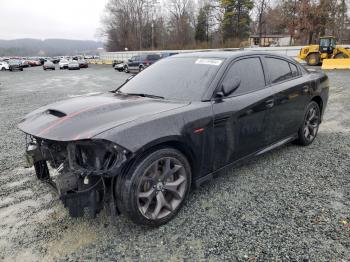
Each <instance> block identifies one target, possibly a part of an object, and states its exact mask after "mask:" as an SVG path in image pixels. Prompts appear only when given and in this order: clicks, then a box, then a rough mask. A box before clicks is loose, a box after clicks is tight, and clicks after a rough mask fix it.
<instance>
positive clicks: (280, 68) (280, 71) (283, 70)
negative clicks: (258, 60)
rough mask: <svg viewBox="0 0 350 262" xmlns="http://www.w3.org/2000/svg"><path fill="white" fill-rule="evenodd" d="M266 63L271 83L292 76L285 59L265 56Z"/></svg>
mask: <svg viewBox="0 0 350 262" xmlns="http://www.w3.org/2000/svg"><path fill="white" fill-rule="evenodd" d="M266 65H267V68H268V70H269V74H270V78H271V83H272V84H275V83H279V82H282V81H285V80H288V79H290V78H292V77H293V74H292V71H291V67H290V66H289V63H288V62H287V61H285V60H282V59H278V58H272V57H268V58H266Z"/></svg>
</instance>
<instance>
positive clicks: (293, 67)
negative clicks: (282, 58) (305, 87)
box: [289, 63, 299, 77]
mask: <svg viewBox="0 0 350 262" xmlns="http://www.w3.org/2000/svg"><path fill="white" fill-rule="evenodd" d="M289 66H290V70H291V71H292V76H293V77H295V76H298V75H299V72H298V68H297V66H296V65H294V64H291V63H289Z"/></svg>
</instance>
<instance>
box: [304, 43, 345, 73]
mask: <svg viewBox="0 0 350 262" xmlns="http://www.w3.org/2000/svg"><path fill="white" fill-rule="evenodd" d="M298 58H299V59H301V60H304V61H306V63H307V64H308V65H309V66H317V65H320V64H322V69H337V68H341V69H347V68H349V69H350V50H349V49H347V48H345V47H343V46H340V45H337V44H336V40H335V38H334V37H333V36H324V37H321V38H320V43H319V44H318V45H309V46H305V47H303V48H302V49H301V50H300V53H299V55H298Z"/></svg>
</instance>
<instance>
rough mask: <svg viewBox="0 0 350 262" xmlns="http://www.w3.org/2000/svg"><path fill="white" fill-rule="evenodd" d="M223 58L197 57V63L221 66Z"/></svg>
mask: <svg viewBox="0 0 350 262" xmlns="http://www.w3.org/2000/svg"><path fill="white" fill-rule="evenodd" d="M221 63H222V60H218V59H202V58H200V59H197V60H196V64H199V65H214V66H219V65H221Z"/></svg>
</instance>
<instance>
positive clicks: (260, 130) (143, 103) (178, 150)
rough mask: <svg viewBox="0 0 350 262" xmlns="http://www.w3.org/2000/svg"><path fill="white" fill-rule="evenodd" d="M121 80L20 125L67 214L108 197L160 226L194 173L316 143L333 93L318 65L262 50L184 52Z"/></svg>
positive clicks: (96, 207)
mask: <svg viewBox="0 0 350 262" xmlns="http://www.w3.org/2000/svg"><path fill="white" fill-rule="evenodd" d="M128 80H129V81H127V82H125V83H124V84H122V85H121V86H120V87H119V88H117V89H116V90H115V91H114V92H113V93H112V92H109V93H106V94H102V95H96V96H86V97H79V98H74V99H69V100H65V101H61V102H56V103H54V104H51V105H47V106H44V107H42V108H40V109H37V110H35V111H33V112H32V113H29V114H28V115H27V116H25V117H24V119H23V120H22V121H21V122H20V123H19V125H18V126H19V128H20V129H21V130H22V131H23V132H24V133H25V134H26V137H27V140H26V141H27V143H26V145H27V152H26V155H27V159H28V163H31V164H33V163H34V167H35V171H36V174H37V178H38V179H40V180H42V181H45V182H48V181H49V182H54V181H55V182H56V189H57V191H58V192H59V195H60V197H59V198H60V199H61V200H62V201H63V203H64V206H65V207H67V208H68V210H69V214H70V215H71V216H73V217H74V216H75V217H77V216H83V215H84V212H85V211H86V210H88V212H89V214H90V215H92V216H94V215H96V213H98V212H100V211H101V210H102V208H103V207H110V209H111V211H112V212H114V213H113V214H117V213H118V212H117V211H116V209H117V210H119V211H120V212H121V213H123V214H124V215H126V216H127V217H129V218H130V219H131V220H132V221H134V222H135V223H138V224H142V225H148V226H159V225H162V224H164V223H166V222H168V221H169V220H171V219H172V218H174V216H175V215H176V213H177V212H178V211H179V210H180V208H181V206H182V205H183V204H184V201H185V199H186V198H187V196H188V193H189V191H190V189H191V185H192V184H194V185H196V186H200V185H201V184H202V183H203V182H205V181H207V180H210V179H212V178H213V177H214V176H215V175H216V174H217V173H218V172H219V171H220V170H223V169H224V168H227V167H232V166H233V165H235V164H239V163H242V162H244V161H246V160H248V159H251V158H252V157H254V156H260V155H261V154H264V153H266V152H268V151H270V150H272V149H275V148H277V147H280V146H282V145H284V144H287V143H290V142H292V141H294V142H295V143H298V144H299V145H301V146H307V145H310V144H312V143H313V141H314V140H315V138H316V136H317V133H318V128H319V126H320V123H321V122H322V116H323V115H324V112H325V109H326V106H327V101H328V93H329V80H328V77H327V75H326V74H325V73H324V72H322V71H316V72H309V71H308V70H307V69H305V68H304V67H303V66H301V65H300V64H298V63H297V62H296V61H295V60H293V59H291V58H289V57H287V56H281V55H275V54H271V53H264V52H261V51H260V52H244V51H242V52H238V51H237V52H225V51H222V52H198V53H189V54H181V55H177V56H175V57H170V58H167V59H164V60H161V61H159V62H157V63H155V64H154V65H153V66H151V67H150V68H148V69H147V70H145V71H144V72H141V73H140V74H138V75H136V76H134V77H133V78H131V79H128ZM324 138H325V137H324V136H322V137H321V138H320V139H324ZM326 142H328V141H324V142H323V143H326ZM320 143H322V142H320ZM317 147H318V145H315V146H313V147H312V148H309V150H303V154H310V155H311V157H312V155H313V152H312V151H314V150H318V149H317ZM280 153H283V152H282V151H280ZM288 154H290V152H288ZM260 161H269V158H268V157H267V158H265V159H260ZM295 161H298V159H296V160H295ZM315 163H317V161H316V160H315ZM270 164H271V163H270ZM296 165H297V163H296ZM49 167H51V168H53V169H56V170H54V172H53V173H54V174H55V176H54V180H52V179H51V176H50V173H51V170H52V169H51V168H49ZM315 172H317V170H316V171H315ZM256 175H257V176H259V174H256ZM224 179H225V178H224ZM298 179H301V180H302V179H303V178H298ZM305 179H309V178H308V177H305ZM301 182H302V181H301ZM189 209H190V208H189Z"/></svg>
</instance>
